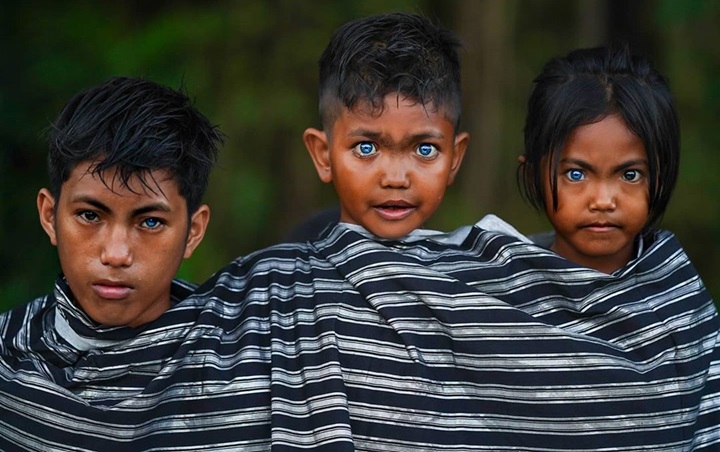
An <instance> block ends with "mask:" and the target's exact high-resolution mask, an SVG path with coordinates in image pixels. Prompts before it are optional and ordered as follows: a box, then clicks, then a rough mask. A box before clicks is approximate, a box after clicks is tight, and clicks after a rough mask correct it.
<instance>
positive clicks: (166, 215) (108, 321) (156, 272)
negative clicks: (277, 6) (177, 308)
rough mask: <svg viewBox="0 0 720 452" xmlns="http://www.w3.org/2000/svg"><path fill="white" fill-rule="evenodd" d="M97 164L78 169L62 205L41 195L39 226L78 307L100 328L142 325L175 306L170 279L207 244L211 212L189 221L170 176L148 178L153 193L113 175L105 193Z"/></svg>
mask: <svg viewBox="0 0 720 452" xmlns="http://www.w3.org/2000/svg"><path fill="white" fill-rule="evenodd" d="M91 165H92V163H91V162H83V163H80V164H79V165H78V166H77V167H75V169H74V170H73V171H72V173H71V174H70V177H69V178H68V180H67V181H66V182H64V183H63V185H62V189H61V193H60V196H59V199H57V200H56V199H55V198H54V197H53V196H52V194H51V193H50V191H49V190H48V189H45V188H43V189H42V190H40V192H39V193H38V196H37V207H38V213H39V215H40V224H41V225H42V227H43V229H44V230H45V232H46V233H47V235H48V237H49V238H50V243H52V244H53V245H54V246H56V247H57V250H58V256H59V259H60V266H61V268H62V271H63V274H64V275H65V278H66V280H67V283H68V285H69V286H70V289H71V290H72V293H73V295H74V297H75V300H76V302H77V303H78V305H79V306H80V308H82V309H83V310H84V311H85V313H86V314H87V315H88V316H90V318H92V319H93V320H94V321H95V322H97V323H99V324H103V325H111V326H130V327H133V328H134V327H138V326H141V325H143V324H146V323H148V322H151V321H153V320H155V319H156V318H158V317H159V316H160V315H162V313H164V312H165V311H166V310H167V309H168V308H169V307H170V284H171V281H172V279H173V277H174V276H175V274H176V273H177V270H178V268H179V267H180V264H181V262H182V260H183V259H187V258H189V257H190V256H191V255H192V253H193V251H194V250H195V248H197V246H198V245H199V244H200V242H201V241H202V238H203V236H204V234H205V230H206V228H207V224H208V221H209V219H210V209H209V207H208V206H207V205H202V206H200V208H198V210H197V211H196V212H195V213H193V215H192V216H191V217H190V220H189V221H188V215H187V203H186V201H185V198H183V197H182V196H180V193H179V192H178V187H177V183H176V182H175V181H174V180H173V179H171V178H170V177H169V176H168V174H167V173H166V172H165V171H162V170H160V171H152V172H150V173H148V174H147V177H146V179H147V180H148V181H149V182H150V184H151V186H152V188H153V191H154V193H153V192H152V191H150V190H148V189H147V188H146V187H143V185H142V184H141V182H140V180H139V179H138V178H137V176H134V177H133V178H131V179H130V180H129V181H128V185H129V187H125V186H122V185H121V184H120V182H119V181H118V179H116V178H114V175H115V169H110V170H108V171H106V172H105V173H104V178H105V181H107V182H108V184H109V185H110V187H107V186H106V185H105V184H103V182H102V181H101V180H100V178H99V177H98V175H93V174H91V173H89V172H88V169H89V168H90V167H91ZM153 180H154V182H153ZM155 183H157V186H155V185H154V184H155Z"/></svg>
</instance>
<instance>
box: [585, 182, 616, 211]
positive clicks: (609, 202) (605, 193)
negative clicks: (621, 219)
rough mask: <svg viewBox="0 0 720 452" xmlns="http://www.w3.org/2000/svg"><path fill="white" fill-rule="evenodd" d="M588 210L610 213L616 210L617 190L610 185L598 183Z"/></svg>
mask: <svg viewBox="0 0 720 452" xmlns="http://www.w3.org/2000/svg"><path fill="white" fill-rule="evenodd" d="M589 207H590V210H601V211H612V210H615V209H616V208H617V189H616V188H615V186H614V185H613V184H610V183H599V184H597V185H596V187H595V192H594V196H593V197H592V199H591V200H590V206H589Z"/></svg>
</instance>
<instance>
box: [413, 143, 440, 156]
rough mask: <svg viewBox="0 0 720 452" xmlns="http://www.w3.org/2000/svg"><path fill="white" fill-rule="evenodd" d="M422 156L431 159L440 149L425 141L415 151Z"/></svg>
mask: <svg viewBox="0 0 720 452" xmlns="http://www.w3.org/2000/svg"><path fill="white" fill-rule="evenodd" d="M415 152H417V154H418V155H419V156H420V157H423V158H426V159H431V158H434V157H435V156H437V155H438V149H437V148H436V147H435V146H433V145H432V144H429V143H423V144H421V145H420V146H418V147H417V150H416V151H415Z"/></svg>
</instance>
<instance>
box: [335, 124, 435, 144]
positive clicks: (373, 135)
mask: <svg viewBox="0 0 720 452" xmlns="http://www.w3.org/2000/svg"><path fill="white" fill-rule="evenodd" d="M348 136H351V137H358V138H367V139H369V140H372V141H375V142H377V143H378V144H380V146H383V147H391V146H392V145H394V144H395V143H392V142H391V141H389V140H388V139H387V138H386V137H385V136H384V135H383V134H382V133H380V132H375V131H372V130H368V129H362V128H357V129H353V130H350V131H349V132H348ZM444 138H445V135H443V134H442V133H439V132H421V133H417V134H414V135H410V136H408V137H405V138H404V139H403V140H402V143H401V146H402V147H404V146H406V145H408V144H411V143H417V142H419V141H424V140H428V139H436V140H442V139H444Z"/></svg>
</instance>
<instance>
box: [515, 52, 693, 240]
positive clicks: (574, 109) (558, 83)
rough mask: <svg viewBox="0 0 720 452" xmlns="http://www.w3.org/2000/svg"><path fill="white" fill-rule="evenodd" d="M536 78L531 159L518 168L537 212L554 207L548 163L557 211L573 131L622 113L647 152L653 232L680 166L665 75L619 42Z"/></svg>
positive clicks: (575, 55)
mask: <svg viewBox="0 0 720 452" xmlns="http://www.w3.org/2000/svg"><path fill="white" fill-rule="evenodd" d="M534 83H535V85H534V88H533V90H532V93H531V95H530V99H529V101H528V107H527V117H526V120H525V156H524V157H525V162H524V163H523V164H521V165H520V167H519V168H518V183H519V185H520V187H521V192H522V193H523V196H524V197H525V199H526V200H527V201H529V203H530V204H531V205H532V206H533V207H535V208H536V209H538V210H542V211H544V210H545V209H546V208H547V207H548V206H546V205H545V197H544V196H543V195H544V193H543V191H544V180H543V168H542V165H543V162H545V164H546V165H547V167H546V168H547V169H548V173H547V174H549V175H550V190H552V202H553V205H552V208H553V210H557V198H558V195H557V177H558V175H557V171H558V163H559V160H560V154H561V152H562V149H563V146H564V143H565V141H566V140H567V138H568V136H569V135H570V133H572V131H573V130H575V129H576V128H577V127H579V126H583V125H587V124H593V123H596V122H598V121H601V120H602V119H604V118H605V117H607V116H610V115H619V116H620V117H621V118H622V119H623V121H624V122H625V124H626V126H627V127H628V129H629V130H630V131H631V132H632V133H634V134H635V135H637V136H638V137H639V138H640V140H642V143H643V145H644V146H645V152H646V153H647V159H648V167H649V169H648V170H649V173H650V174H649V175H648V179H649V206H648V207H649V215H648V221H647V223H646V225H645V229H644V231H643V233H647V232H650V231H652V230H653V229H654V228H655V227H656V226H657V224H658V223H659V221H660V219H661V218H662V215H663V213H664V212H665V209H666V208H667V205H668V202H669V201H670V197H671V196H672V192H673V189H674V188H675V183H676V181H677V177H678V169H679V166H680V165H679V164H680V131H679V125H678V119H677V113H676V111H675V106H674V104H673V99H672V96H671V94H670V89H669V87H668V84H667V81H666V80H665V78H664V77H663V76H662V75H661V74H660V73H659V72H658V71H657V70H656V69H655V68H654V67H653V65H652V64H651V62H650V61H649V60H648V59H646V58H643V57H640V56H637V55H633V54H632V53H631V52H630V49H629V48H628V46H627V45H624V44H615V45H612V46H609V47H596V48H589V49H578V50H575V51H572V52H570V53H569V54H568V55H567V56H565V57H560V58H555V59H552V60H550V61H549V62H548V63H547V64H546V65H545V67H544V69H543V71H542V73H541V74H540V75H539V76H538V77H537V78H536V79H535V80H534ZM546 157H547V160H544V159H545V158H546Z"/></svg>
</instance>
